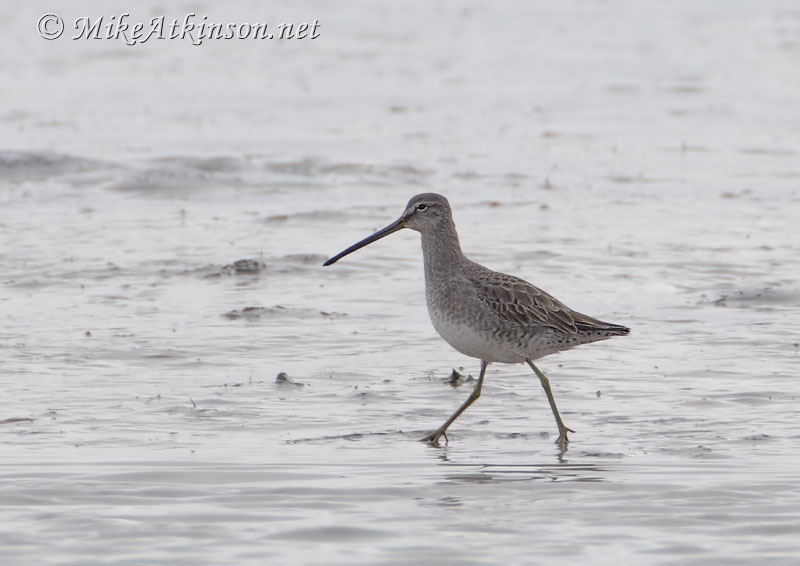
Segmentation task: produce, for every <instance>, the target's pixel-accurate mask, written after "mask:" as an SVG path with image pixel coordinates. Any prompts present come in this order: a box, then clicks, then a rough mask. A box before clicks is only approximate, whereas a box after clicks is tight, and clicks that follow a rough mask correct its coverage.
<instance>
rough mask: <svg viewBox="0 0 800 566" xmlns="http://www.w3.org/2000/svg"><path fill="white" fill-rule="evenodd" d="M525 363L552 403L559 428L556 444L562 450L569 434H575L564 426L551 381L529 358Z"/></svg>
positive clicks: (551, 407)
mask: <svg viewBox="0 0 800 566" xmlns="http://www.w3.org/2000/svg"><path fill="white" fill-rule="evenodd" d="M525 361H526V362H527V363H528V365H529V366H531V369H532V370H533V372H534V373H535V374H536V376H537V377H538V378H539V381H541V382H542V387H543V388H544V392H545V393H546V394H547V402H548V403H550V409H551V410H552V411H553V416H554V417H555V418H556V425H557V426H558V439H557V440H556V444H558V445H559V446H560V447H561V448H565V447H566V446H567V443H568V442H569V439H568V438H567V432H575V431H574V430H572V429H571V428H567V426H566V425H565V424H564V421H562V420H561V415H559V414H558V407H556V400H555V399H554V398H553V392H552V391H550V380H549V379H547V376H546V375H545V374H543V373H542V372H541V371H539V368H537V367H536V366H535V365H534V364H533V362H532V361H531V360H530V359H529V358H525Z"/></svg>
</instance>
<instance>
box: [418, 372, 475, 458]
mask: <svg viewBox="0 0 800 566" xmlns="http://www.w3.org/2000/svg"><path fill="white" fill-rule="evenodd" d="M488 365H489V362H486V361H484V360H481V374H480V376H479V377H478V383H476V384H475V389H473V390H472V393H470V394H469V397H467V400H466V401H464V403H463V404H462V405H461V406H460V407H459V408H458V410H457V411H456V412H455V413H453V416H451V417H450V418H449V419H447V420H446V421H445V422H444V424H443V425H442V426H440V427H439V428H438V429H436V430H435V431H434V432H432V433H430V434H429V435H428V436H426V437H425V438H421V439H420V440H421V441H422V442H427V443H428V444H431V445H432V446H438V445H439V438H441V437H442V436H444V441H445V442H447V434H446V431H447V427H449V426H450V425H451V424H453V422H454V421H455V420H456V419H457V418H458V417H459V415H461V413H463V412H464V411H466V410H467V407H469V406H470V405H472V404H473V403H474V402H475V401H476V400H477V399H478V397H480V396H481V387H482V386H483V376H484V375H485V374H486V366H488Z"/></svg>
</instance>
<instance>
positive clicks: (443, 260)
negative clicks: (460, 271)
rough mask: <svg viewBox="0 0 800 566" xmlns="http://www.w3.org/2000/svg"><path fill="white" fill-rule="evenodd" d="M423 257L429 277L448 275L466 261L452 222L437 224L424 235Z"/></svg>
mask: <svg viewBox="0 0 800 566" xmlns="http://www.w3.org/2000/svg"><path fill="white" fill-rule="evenodd" d="M422 256H423V258H424V261H425V273H426V276H428V277H429V276H431V275H432V274H434V273H446V272H449V271H452V270H454V269H457V267H458V265H459V264H460V263H461V262H462V261H464V260H465V258H464V254H463V253H462V252H461V244H459V242H458V233H457V232H456V226H455V224H454V223H453V221H452V220H451V221H449V222H442V223H440V224H437V225H436V226H433V227H431V228H430V229H428V230H426V231H425V232H423V233H422Z"/></svg>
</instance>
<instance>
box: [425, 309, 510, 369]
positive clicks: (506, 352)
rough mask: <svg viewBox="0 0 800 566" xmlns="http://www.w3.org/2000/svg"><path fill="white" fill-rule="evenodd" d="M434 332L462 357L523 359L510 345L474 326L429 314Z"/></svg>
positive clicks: (490, 359) (504, 360) (500, 360)
mask: <svg viewBox="0 0 800 566" xmlns="http://www.w3.org/2000/svg"><path fill="white" fill-rule="evenodd" d="M430 315H431V322H433V327H434V328H435V329H436V332H438V333H439V335H440V336H441V337H442V338H444V339H445V340H446V341H447V343H448V344H450V345H451V346H452V347H453V348H455V349H456V350H458V351H459V352H461V353H462V354H464V355H467V356H471V357H473V358H478V359H481V360H485V361H487V362H503V363H521V362H524V361H525V357H524V356H523V355H521V354H519V353H518V352H517V351H515V349H514V347H513V346H512V345H510V344H506V343H502V342H499V341H498V340H496V339H495V338H494V337H493V336H492V335H491V334H490V333H484V332H481V331H480V329H479V328H476V327H475V326H472V325H468V324H464V323H463V322H461V321H454V320H452V319H448V318H442V317H437V316H436V315H435V314H434V313H433V312H430Z"/></svg>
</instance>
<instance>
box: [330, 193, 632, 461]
mask: <svg viewBox="0 0 800 566" xmlns="http://www.w3.org/2000/svg"><path fill="white" fill-rule="evenodd" d="M402 228H410V229H412V230H416V231H417V232H419V233H420V234H422V256H423V260H424V262H425V296H426V299H427V303H428V313H429V314H430V317H431V321H432V322H433V326H434V328H435V329H436V331H437V332H438V333H439V334H440V335H441V336H442V338H444V339H445V340H446V341H447V342H448V343H449V344H450V345H451V346H452V347H453V348H455V349H456V350H458V351H459V352H461V353H462V354H466V355H467V356H472V357H473V358H478V359H480V360H481V371H480V375H479V377H478V381H477V383H476V384H475V389H473V391H472V393H471V394H470V396H469V397H468V398H467V400H466V401H465V402H464V403H463V404H462V405H461V406H460V407H459V408H458V410H457V411H456V412H455V413H453V415H452V416H451V417H450V418H449V419H447V420H446V421H445V422H444V424H443V425H442V426H440V427H439V428H438V429H436V430H435V431H434V432H432V433H431V434H429V435H427V436H426V437H425V438H423V439H422V440H423V441H426V442H429V443H431V444H434V445H435V444H438V442H439V438H440V437H442V436H444V437H445V440H447V435H446V431H447V427H449V426H450V425H451V424H453V421H455V420H456V419H457V418H458V417H459V415H461V413H463V412H464V411H465V410H466V409H467V407H469V406H470V405H471V404H472V403H473V402H475V400H476V399H477V398H478V397H480V394H481V387H482V386H483V378H484V375H485V374H486V367H487V366H488V365H489V364H490V363H492V362H501V363H512V364H513V363H522V362H525V363H527V364H528V365H529V366H530V367H531V369H532V370H533V371H534V373H535V374H536V375H537V377H538V378H539V381H541V383H542V387H543V388H544V391H545V393H546V394H547V400H548V402H549V403H550V409H552V411H553V416H554V417H555V419H556V425H558V439H557V440H556V442H557V443H558V444H559V446H560V447H562V448H566V445H567V442H568V439H567V432H575V431H573V430H572V429H570V428H567V427H566V426H565V425H564V422H563V421H562V420H561V415H559V413H558V408H557V407H556V402H555V399H554V398H553V393H552V391H551V390H550V382H549V381H548V379H547V377H546V376H545V375H544V374H543V373H542V372H541V371H539V368H537V367H536V366H535V365H534V363H533V360H536V359H538V358H541V357H543V356H547V355H548V354H553V353H555V352H560V351H562V350H567V349H569V348H572V347H573V346H578V345H580V344H587V343H589V342H596V341H598V340H605V339H606V338H611V337H612V336H624V335H626V334H628V332H630V330H629V329H628V328H626V327H624V326H622V325H619V324H611V323H609V322H603V321H601V320H598V319H596V318H592V317H590V316H587V315H585V314H581V313H579V312H575V311H574V310H572V309H570V308H569V307H567V306H566V305H564V304H563V303H562V302H560V301H559V300H558V299H556V298H555V297H552V296H551V295H548V294H547V293H545V292H544V291H542V290H541V289H539V288H537V287H534V286H533V285H531V284H530V283H528V282H527V281H523V280H522V279H519V278H518V277H514V276H512V275H506V274H505V273H498V272H496V271H492V270H490V269H487V268H485V267H483V266H482V265H478V264H477V263H475V262H474V261H470V260H469V259H467V258H466V257H464V254H463V253H462V252H461V245H460V244H459V242H458V233H457V232H456V226H455V224H454V223H453V214H452V211H451V210H450V203H448V202H447V199H446V198H444V197H443V196H442V195H439V194H436V193H424V194H421V195H417V196H415V197H413V198H412V199H411V200H410V201H408V204H407V205H406V209H405V211H403V214H402V215H401V216H400V218H398V219H397V220H395V221H394V222H392V223H391V224H389V225H388V226H386V227H385V228H383V229H381V230H378V231H377V232H375V233H374V234H372V235H371V236H369V237H367V238H364V239H363V240H361V241H360V242H358V243H356V244H353V245H352V246H350V247H349V248H347V249H346V250H344V251H343V252H341V253H340V254H338V255H335V256H333V257H332V258H330V259H329V260H328V261H326V262H325V263H324V264H323V265H331V264H332V263H335V262H337V261H339V260H340V259H341V258H343V257H344V256H346V255H347V254H349V253H352V252H354V251H356V250H358V249H360V248H363V247H364V246H366V245H367V244H370V243H372V242H374V241H376V240H379V239H381V238H383V237H384V236H388V235H389V234H391V233H393V232H397V231H398V230H400V229H402Z"/></svg>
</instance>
